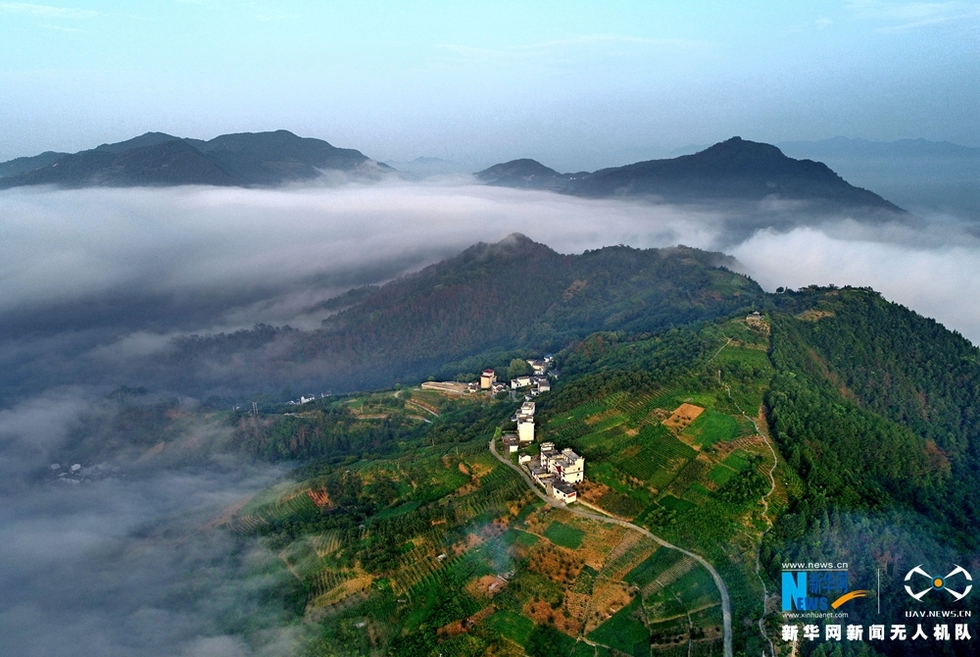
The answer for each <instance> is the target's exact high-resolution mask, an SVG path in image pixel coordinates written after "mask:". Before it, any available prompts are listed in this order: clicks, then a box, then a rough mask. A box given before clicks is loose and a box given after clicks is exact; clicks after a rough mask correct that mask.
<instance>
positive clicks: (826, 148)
mask: <svg viewBox="0 0 980 657" xmlns="http://www.w3.org/2000/svg"><path fill="white" fill-rule="evenodd" d="M779 148H780V149H781V150H783V151H785V152H786V153H790V154H791V155H792V156H793V157H825V158H830V159H833V158H839V157H848V158H887V159H891V158H917V159H922V158H935V157H939V158H969V159H973V160H980V148H970V147H969V146H960V145H959V144H953V143H951V142H948V141H930V140H928V139H897V140H895V141H871V140H869V139H849V138H847V137H833V138H831V139H821V140H819V141H787V142H783V143H780V144H779Z"/></svg>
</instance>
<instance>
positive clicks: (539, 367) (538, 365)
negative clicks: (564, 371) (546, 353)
mask: <svg viewBox="0 0 980 657" xmlns="http://www.w3.org/2000/svg"><path fill="white" fill-rule="evenodd" d="M527 364H528V365H530V366H531V369H532V370H534V373H535V374H538V375H540V374H544V373H545V372H547V371H548V363H547V362H546V361H544V360H540V359H533V358H531V359H528V361H527Z"/></svg>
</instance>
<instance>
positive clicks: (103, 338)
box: [0, 177, 980, 396]
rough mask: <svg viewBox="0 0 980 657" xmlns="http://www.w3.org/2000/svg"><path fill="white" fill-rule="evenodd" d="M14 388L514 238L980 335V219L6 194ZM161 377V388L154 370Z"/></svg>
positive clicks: (112, 378)
mask: <svg viewBox="0 0 980 657" xmlns="http://www.w3.org/2000/svg"><path fill="white" fill-rule="evenodd" d="M0 217H2V219H0V231H2V235H3V241H4V245H5V257H4V258H3V259H2V260H0V284H2V286H3V289H4V294H3V295H2V296H0V370H4V371H5V372H6V375H4V376H2V377H0V379H3V380H2V381H0V387H2V388H3V389H4V390H5V392H6V393H7V394H8V395H15V396H16V393H17V391H18V390H24V391H30V392H34V393H36V392H38V391H40V390H43V389H45V388H46V387H49V386H51V385H72V384H84V385H91V384H99V383H102V384H105V385H112V384H113V383H115V384H116V385H118V383H120V382H121V379H122V378H123V375H122V374H121V372H123V371H124V370H125V365H126V363H131V362H133V361H134V360H139V359H140V358H143V357H145V356H147V355H149V354H152V353H154V352H155V351H158V350H160V349H163V348H165V347H166V346H167V344H169V340H170V339H171V338H172V337H173V336H177V335H188V334H194V333H197V334H206V333H211V332H218V331H225V332H230V331H234V330H237V329H241V328H251V327H252V326H253V325H255V324H256V323H268V324H272V325H285V324H289V325H291V326H293V327H298V328H306V329H311V328H315V327H316V326H319V324H320V322H321V320H322V319H323V318H324V315H325V313H324V312H323V311H322V310H316V304H317V303H318V302H320V301H323V300H324V299H327V298H330V297H332V296H335V295H336V294H338V293H340V292H343V291H345V290H347V289H349V288H351V287H354V286H357V285H362V284H366V283H382V282H384V281H386V280H389V279H391V278H393V277H395V276H398V275H401V274H403V273H405V272H408V271H411V270H415V269H419V268H421V267H423V266H425V265H426V264H429V263H432V262H436V261H438V260H440V259H442V258H445V257H449V256H452V255H454V254H456V253H458V252H460V251H461V250H462V249H464V248H466V247H467V246H469V245H471V244H473V243H475V242H477V241H497V240H499V239H501V238H503V237H504V236H505V235H507V234H509V233H511V232H515V231H516V232H522V233H524V234H526V235H528V236H529V237H531V238H532V239H535V240H537V241H540V242H543V243H545V244H548V245H549V246H551V247H552V248H554V249H556V250H558V251H560V252H564V253H575V252H581V251H583V250H584V249H588V248H597V247H601V246H605V245H610V244H620V243H622V244H629V245H631V246H635V247H657V246H669V245H673V244H679V243H680V244H686V245H689V246H695V247H700V248H705V249H711V250H720V251H725V252H727V253H730V254H733V255H735V256H736V257H737V258H738V259H739V260H740V261H741V262H742V264H743V265H744V267H745V271H746V273H748V274H750V275H751V276H753V277H754V278H755V279H756V280H758V281H759V282H760V283H761V284H762V285H763V286H764V287H766V288H767V289H770V290H772V289H775V288H776V287H778V286H787V287H793V288H796V287H801V286H805V285H810V284H827V283H834V284H836V285H862V286H863V285H870V286H872V287H874V288H876V289H878V290H879V291H881V292H882V293H884V294H885V296H886V297H887V298H889V299H891V300H893V301H897V302H899V303H902V304H905V305H907V306H909V307H911V308H913V309H914V310H916V311H918V312H920V313H921V314H923V315H926V316H930V317H934V318H936V319H938V320H939V321H941V322H943V323H944V324H946V325H947V326H949V327H950V328H953V329H956V330H958V331H960V332H961V333H963V334H964V335H966V336H967V337H968V338H970V339H971V340H973V341H974V342H975V343H980V310H978V309H977V307H976V304H971V303H967V302H966V301H965V299H972V298H976V297H977V296H978V294H980V273H978V272H980V239H978V237H977V235H978V227H977V226H974V225H971V224H968V223H966V222H964V221H962V220H959V219H955V218H951V217H942V216H935V217H929V218H915V217H910V218H908V219H907V220H901V221H896V220H891V221H884V220H882V219H881V218H880V217H879V218H867V217H865V218H863V219H855V218H852V217H847V216H828V215H825V214H813V213H808V212H807V210H806V208H805V207H803V206H802V205H800V204H798V203H792V202H779V201H774V202H766V203H763V204H743V205H719V204H711V205H704V206H697V207H695V206H675V205H667V204H659V205H658V204H654V203H649V202H640V201H621V200H586V199H579V198H575V197H571V196H562V195H557V194H551V193H547V192H533V191H522V190H513V189H506V188H494V187H487V186H482V185H476V184H473V180H472V179H471V178H468V177H456V178H452V177H449V178H443V179H441V180H434V181H433V180H432V179H430V180H429V181H427V182H423V183H407V182H398V181H390V182H388V183H385V184H375V185H360V184H354V183H348V184H335V185H332V186H322V187H316V186H308V187H295V188H290V189H280V190H242V189H220V188H200V187H180V188H169V189H149V190H148V189H85V190H73V191H54V190H50V189H23V188H22V189H17V190H9V191H6V192H3V193H0ZM150 383H152V382H150Z"/></svg>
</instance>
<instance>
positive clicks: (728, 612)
mask: <svg viewBox="0 0 980 657" xmlns="http://www.w3.org/2000/svg"><path fill="white" fill-rule="evenodd" d="M490 452H491V453H492V454H493V455H494V456H496V457H497V460H498V461H500V462H501V463H503V464H504V465H506V466H508V467H510V468H512V469H514V470H516V471H517V474H519V475H520V476H521V478H522V479H524V482H525V483H526V484H527V485H528V487H530V489H531V490H532V491H534V494H535V495H537V496H538V497H539V498H541V499H542V500H543V501H544V503H545V504H547V505H549V506H553V507H555V508H556V509H564V510H565V511H568V512H569V513H573V514H575V515H577V516H581V517H583V518H588V519H590V520H597V521H599V522H606V523H609V524H612V525H619V526H620V527H626V528H627V529H632V530H633V531H637V532H640V533H641V534H643V535H644V536H646V537H647V538H651V539H653V540H654V541H655V542H656V543H658V544H660V545H662V546H663V547H665V548H668V549H670V550H677V551H678V552H680V553H681V554H684V555H687V556H689V557H691V558H692V559H694V560H695V561H697V562H698V563H699V564H701V565H702V566H704V567H705V568H706V569H707V571H708V572H709V573H711V578H712V579H713V580H715V586H717V587H718V593H720V594H721V617H722V629H723V630H724V651H725V657H732V604H731V600H730V599H729V597H728V587H726V586H725V582H724V581H722V579H721V575H719V574H718V571H717V570H715V569H714V566H712V565H711V564H710V563H708V562H707V561H706V560H705V559H704V557H701V556H699V555H697V554H694V553H693V552H688V551H687V550H685V549H684V548H680V547H677V546H676V545H673V544H671V543H668V542H667V541H665V540H664V539H662V538H660V537H659V536H657V535H656V534H653V533H651V532H650V531H648V530H646V529H644V528H643V527H640V526H639V525H634V524H633V523H631V522H627V521H625V520H620V519H619V518H610V517H609V516H603V515H599V514H598V513H589V512H588V511H582V510H581V509H575V508H569V507H567V506H565V505H564V504H562V503H561V502H558V501H556V500H553V499H551V498H550V497H548V496H547V495H545V494H544V493H543V492H541V489H539V488H538V487H537V486H535V485H534V482H533V481H532V480H531V477H530V475H528V474H527V473H526V472H524V470H522V469H521V468H520V467H518V466H517V465H514V463H512V462H511V460H510V459H508V458H505V457H503V456H501V455H500V454H499V453H498V452H497V444H496V439H491V440H490Z"/></svg>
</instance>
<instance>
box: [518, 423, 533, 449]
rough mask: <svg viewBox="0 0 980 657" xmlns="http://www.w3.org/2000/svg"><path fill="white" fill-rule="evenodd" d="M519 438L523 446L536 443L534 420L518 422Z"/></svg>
mask: <svg viewBox="0 0 980 657" xmlns="http://www.w3.org/2000/svg"><path fill="white" fill-rule="evenodd" d="M517 437H518V438H519V439H520V441H521V444H522V445H523V444H525V443H533V442H534V418H533V417H530V418H520V417H519V418H518V420H517Z"/></svg>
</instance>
